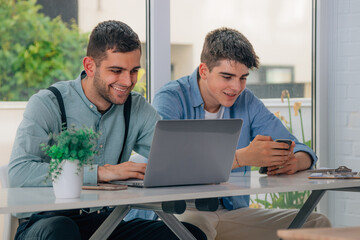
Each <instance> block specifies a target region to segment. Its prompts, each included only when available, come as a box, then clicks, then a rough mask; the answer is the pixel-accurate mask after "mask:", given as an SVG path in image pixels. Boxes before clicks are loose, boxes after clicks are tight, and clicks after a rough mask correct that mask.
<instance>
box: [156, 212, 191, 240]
mask: <svg viewBox="0 0 360 240" xmlns="http://www.w3.org/2000/svg"><path fill="white" fill-rule="evenodd" d="M155 213H156V214H157V215H158V216H159V217H160V218H161V219H162V220H163V221H164V223H165V224H166V225H167V226H168V227H169V228H170V229H171V231H173V233H175V235H176V236H177V237H178V238H180V239H181V240H184V239H186V240H188V239H189V240H196V238H195V237H194V236H193V235H192V234H191V233H190V232H189V230H188V229H187V228H186V227H185V226H184V225H183V224H182V223H181V222H180V221H179V220H178V219H177V218H176V217H175V216H174V215H172V214H169V213H164V212H162V211H155Z"/></svg>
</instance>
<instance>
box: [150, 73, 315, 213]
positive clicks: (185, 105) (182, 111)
mask: <svg viewBox="0 0 360 240" xmlns="http://www.w3.org/2000/svg"><path fill="white" fill-rule="evenodd" d="M197 76H198V69H196V70H195V71H194V72H193V73H192V74H191V75H190V76H185V77H182V78H180V79H178V80H176V81H171V82H169V83H167V84H165V85H164V86H163V87H162V88H161V89H160V90H159V91H158V93H157V94H156V95H155V98H154V101H153V106H154V107H155V109H156V110H157V111H158V113H159V114H160V115H161V116H162V117H163V119H204V116H205V111H204V101H203V99H202V97H201V94H200V89H199V85H198V81H197ZM223 118H224V119H229V118H230V119H231V118H242V119H243V120H244V123H243V127H242V130H241V134H240V138H239V141H238V144H237V149H240V148H244V147H246V146H248V145H249V144H250V142H251V141H252V140H253V139H254V138H255V137H256V135H265V136H271V137H272V139H280V138H282V139H291V140H293V141H295V143H296V146H295V149H294V152H299V151H303V152H306V153H308V154H309V155H310V156H311V158H312V160H313V161H312V166H313V165H314V164H315V163H316V161H317V157H316V155H315V153H314V152H313V151H312V150H311V149H310V148H309V147H307V146H306V145H305V144H302V143H300V142H299V141H298V140H297V139H296V138H295V137H294V136H293V135H291V134H290V133H289V131H288V130H287V129H286V128H285V127H284V125H283V124H282V123H281V121H280V120H279V119H278V118H277V117H276V116H275V115H274V114H272V113H271V112H270V111H269V110H268V109H267V108H266V107H265V105H264V104H263V102H262V101H260V99H258V98H257V97H256V96H255V95H254V94H253V93H252V92H251V91H250V90H249V89H245V90H244V91H243V92H242V93H241V94H240V96H239V97H238V99H237V100H236V101H235V103H234V105H233V106H231V107H226V108H225V110H224V116H223ZM233 172H250V166H245V167H241V168H237V169H234V170H233ZM222 202H223V205H224V207H226V208H227V209H228V210H233V209H237V208H242V207H248V206H249V196H232V197H225V198H223V199H222Z"/></svg>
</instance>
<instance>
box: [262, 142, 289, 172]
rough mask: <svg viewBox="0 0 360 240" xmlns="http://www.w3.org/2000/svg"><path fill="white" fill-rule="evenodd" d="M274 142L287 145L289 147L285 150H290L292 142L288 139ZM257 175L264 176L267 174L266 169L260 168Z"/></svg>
mask: <svg viewBox="0 0 360 240" xmlns="http://www.w3.org/2000/svg"><path fill="white" fill-rule="evenodd" d="M275 142H282V143H287V144H288V145H289V147H288V148H287V149H290V147H291V143H292V141H291V140H290V139H276V140H275ZM259 173H261V174H266V173H267V167H261V168H260V169H259Z"/></svg>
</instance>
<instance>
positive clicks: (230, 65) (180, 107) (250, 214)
mask: <svg viewBox="0 0 360 240" xmlns="http://www.w3.org/2000/svg"><path fill="white" fill-rule="evenodd" d="M258 66H259V59H258V56H257V55H256V54H255V51H254V49H253V47H252V45H251V43H250V42H249V41H248V39H247V38H246V37H245V36H244V35H242V34H241V33H240V32H238V31H237V30H234V29H229V28H219V29H216V30H214V31H212V32H210V33H208V35H207V36H206V38H205V43H204V46H203V50H202V54H201V63H200V65H199V67H198V68H196V69H195V71H194V72H193V73H192V74H191V75H189V76H185V77H182V78H180V79H178V80H176V81H171V82H169V83H167V84H166V85H164V86H163V87H162V88H161V89H160V90H159V92H158V93H157V94H156V95H155V98H154V102H153V106H154V107H155V108H156V110H157V111H158V112H159V113H160V115H161V116H162V117H163V118H164V119H229V118H242V119H243V120H244V123H243V127H242V131H241V135H240V138H239V141H238V145H237V150H236V153H235V158H234V162H233V171H234V172H244V173H246V172H248V173H250V166H257V167H268V175H276V174H294V173H296V172H298V171H301V170H305V169H309V168H311V167H312V166H314V164H315V163H316V161H317V157H316V155H315V153H314V152H313V151H312V150H311V149H310V148H309V147H307V146H306V145H304V144H302V143H300V142H299V141H298V140H297V139H296V138H295V137H294V136H293V135H291V134H290V133H289V132H288V131H287V130H286V128H285V127H284V126H283V124H282V123H281V122H280V120H279V119H277V118H276V117H275V116H274V115H273V114H272V113H271V112H270V111H269V110H268V109H267V108H266V107H265V106H264V104H263V103H262V102H261V101H260V100H259V99H258V98H257V97H256V96H255V95H254V94H253V93H252V92H251V91H250V90H248V89H247V88H246V81H247V77H248V76H249V70H250V69H252V68H258ZM275 139H291V140H292V145H291V148H290V150H279V149H281V148H287V144H285V143H278V142H274V141H273V140H275ZM219 161H221V159H219ZM220 202H221V207H220V209H219V210H217V211H216V212H199V211H186V212H185V213H184V214H182V215H179V216H177V217H178V218H179V219H180V220H182V221H186V222H190V223H192V224H194V225H196V226H198V227H199V228H200V229H202V230H203V231H204V232H205V233H206V235H207V237H208V239H222V240H223V239H278V238H277V236H276V230H277V229H281V228H287V227H288V226H289V224H290V223H291V221H292V220H293V218H294V217H295V215H296V213H297V211H296V210H267V209H251V208H249V196H234V197H224V198H221V199H220ZM328 226H330V223H329V220H328V219H327V218H326V217H325V216H323V215H321V214H318V213H313V214H312V215H311V216H310V217H309V218H308V220H307V222H306V223H305V224H304V227H328Z"/></svg>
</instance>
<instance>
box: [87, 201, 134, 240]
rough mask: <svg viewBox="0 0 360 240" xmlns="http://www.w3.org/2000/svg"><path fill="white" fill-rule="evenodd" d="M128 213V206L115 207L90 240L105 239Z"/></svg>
mask: <svg viewBox="0 0 360 240" xmlns="http://www.w3.org/2000/svg"><path fill="white" fill-rule="evenodd" d="M129 211H130V206H117V207H116V208H115V209H114V210H113V211H112V213H111V214H110V215H109V216H108V217H107V218H106V219H105V221H104V222H103V223H102V224H101V226H100V227H99V228H98V229H97V230H96V232H95V233H94V234H93V235H92V236H91V238H90V240H102V239H107V238H108V237H109V236H110V234H111V233H112V232H113V231H114V230H115V228H116V227H117V226H118V225H119V223H120V222H121V220H122V219H123V218H124V217H125V216H126V214H128V212H129Z"/></svg>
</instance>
